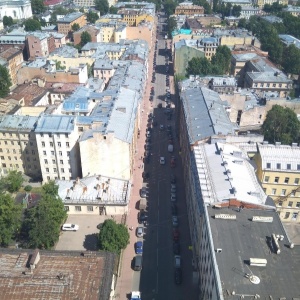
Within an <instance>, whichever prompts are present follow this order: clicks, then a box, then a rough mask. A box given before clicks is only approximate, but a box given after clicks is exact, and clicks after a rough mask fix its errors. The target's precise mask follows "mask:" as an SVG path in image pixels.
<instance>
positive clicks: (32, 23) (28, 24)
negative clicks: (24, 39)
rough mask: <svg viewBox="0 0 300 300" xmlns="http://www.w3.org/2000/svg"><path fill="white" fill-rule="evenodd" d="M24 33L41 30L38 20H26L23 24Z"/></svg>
mask: <svg viewBox="0 0 300 300" xmlns="http://www.w3.org/2000/svg"><path fill="white" fill-rule="evenodd" d="M24 25H25V31H37V30H41V23H40V22H39V21H38V20H34V19H27V20H26V21H25V22H24Z"/></svg>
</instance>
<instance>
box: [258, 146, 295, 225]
mask: <svg viewBox="0 0 300 300" xmlns="http://www.w3.org/2000/svg"><path fill="white" fill-rule="evenodd" d="M299 157H300V147H298V146H297V144H293V145H292V146H288V145H280V143H277V144H276V145H268V144H263V145H258V153H257V154H256V155H255V156H254V160H255V162H256V164H257V176H258V178H259V180H260V181H261V183H262V186H263V188H264V191H265V193H266V194H267V195H268V196H270V197H271V198H272V199H273V200H274V202H275V204H276V207H277V210H278V213H279V215H280V218H281V220H282V221H284V222H296V223H300V214H299V212H300V160H299Z"/></svg>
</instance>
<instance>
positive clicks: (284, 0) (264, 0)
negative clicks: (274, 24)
mask: <svg viewBox="0 0 300 300" xmlns="http://www.w3.org/2000/svg"><path fill="white" fill-rule="evenodd" d="M275 2H278V3H279V4H282V5H288V2H289V1H288V0H279V1H275V0H255V1H254V4H255V5H257V6H258V7H259V8H263V7H264V6H265V5H266V4H269V5H272V4H273V3H275Z"/></svg>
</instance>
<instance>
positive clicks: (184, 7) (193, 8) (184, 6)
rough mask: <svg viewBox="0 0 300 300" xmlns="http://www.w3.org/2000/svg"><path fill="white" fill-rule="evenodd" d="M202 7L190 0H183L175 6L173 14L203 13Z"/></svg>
mask: <svg viewBox="0 0 300 300" xmlns="http://www.w3.org/2000/svg"><path fill="white" fill-rule="evenodd" d="M203 14H204V7H203V6H199V5H193V3H192V2H183V3H179V5H178V6H177V7H176V8H175V15H186V16H190V15H192V16H193V15H203Z"/></svg>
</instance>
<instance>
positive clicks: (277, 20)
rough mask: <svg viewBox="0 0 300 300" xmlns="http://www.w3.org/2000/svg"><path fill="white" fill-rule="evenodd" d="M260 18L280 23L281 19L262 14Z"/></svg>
mask: <svg viewBox="0 0 300 300" xmlns="http://www.w3.org/2000/svg"><path fill="white" fill-rule="evenodd" d="M262 19H264V20H265V21H267V22H269V23H282V19H281V18H279V17H276V16H262Z"/></svg>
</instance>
